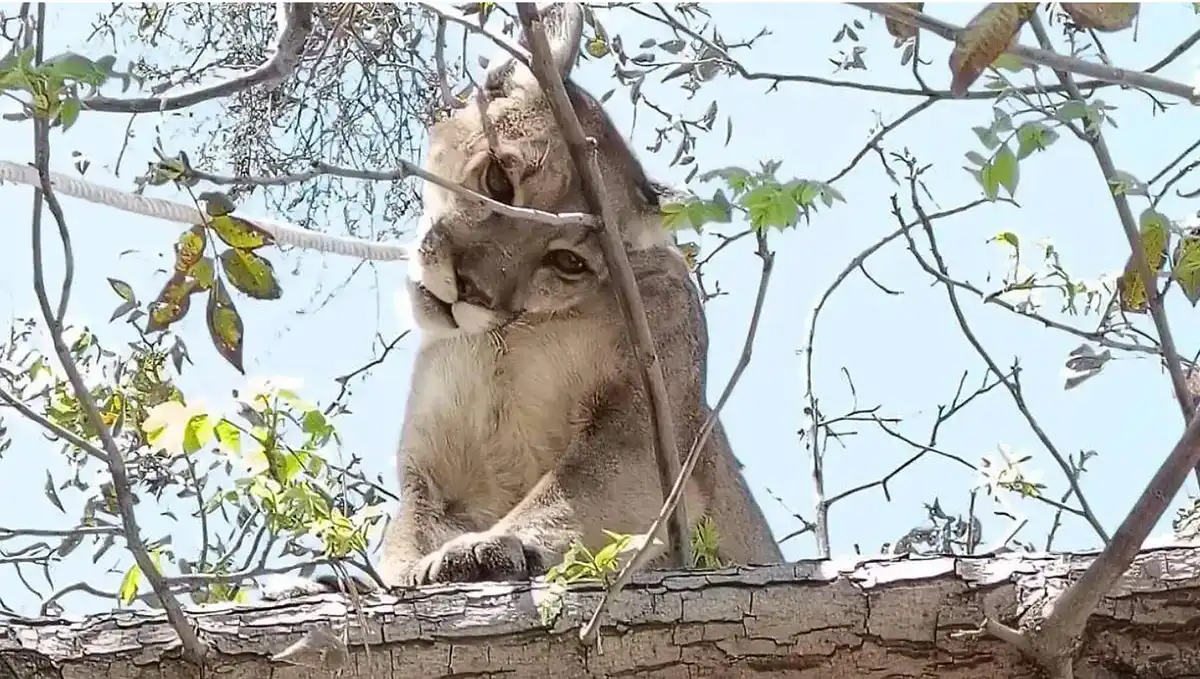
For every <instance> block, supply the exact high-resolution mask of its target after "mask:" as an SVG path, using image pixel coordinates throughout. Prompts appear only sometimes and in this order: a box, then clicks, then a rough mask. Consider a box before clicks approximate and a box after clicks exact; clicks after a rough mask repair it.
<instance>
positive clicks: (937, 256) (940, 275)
mask: <svg viewBox="0 0 1200 679" xmlns="http://www.w3.org/2000/svg"><path fill="white" fill-rule="evenodd" d="M913 170H914V173H915V168H913ZM909 191H910V194H911V200H912V208H913V210H914V211H915V212H916V213H917V217H918V219H919V221H920V224H921V226H922V227H923V229H924V231H925V237H926V238H927V239H928V240H929V248H930V252H931V253H932V254H933V259H934V263H935V264H936V266H937V268H934V267H933V266H930V264H929V263H928V262H926V261H925V258H924V257H922V256H921V255H920V253H918V252H917V244H916V241H914V240H913V237H912V234H911V233H909V231H908V229H905V230H904V238H905V239H906V240H907V241H908V247H909V250H910V251H911V252H912V255H913V257H914V258H916V260H917V263H918V264H920V265H921V268H922V269H924V270H925V271H926V272H928V273H929V274H930V275H932V276H933V277H934V278H937V279H938V280H939V281H940V282H941V283H942V285H943V286H945V288H946V296H947V298H948V299H949V300H950V306H951V308H952V309H953V310H954V317H955V318H956V319H957V321H958V326H959V328H960V329H961V330H962V333H963V336H964V337H966V338H967V342H968V343H969V344H970V345H971V347H972V348H973V349H975V352H976V353H977V354H979V357H980V358H981V359H983V362H984V363H986V364H987V366H988V368H989V369H990V370H991V371H992V373H994V374H995V375H996V376H997V377H998V378H1000V381H1001V383H1003V384H1004V388H1005V389H1007V390H1008V393H1009V394H1010V395H1011V396H1012V399H1013V403H1015V404H1016V406H1017V410H1018V411H1020V413H1021V415H1022V416H1023V417H1024V418H1025V421H1026V422H1027V423H1028V424H1029V428H1030V429H1031V430H1033V433H1034V436H1036V437H1037V439H1038V441H1040V442H1041V444H1042V445H1043V446H1044V447H1045V448H1046V451H1047V452H1049V453H1050V456H1051V457H1052V458H1054V461H1055V462H1057V463H1058V465H1059V467H1060V468H1062V470H1063V474H1064V475H1066V477H1067V481H1068V482H1070V484H1071V489H1072V490H1073V491H1074V492H1075V497H1077V498H1079V506H1080V508H1081V509H1082V510H1083V514H1084V518H1086V519H1087V522H1088V524H1090V525H1091V527H1092V530H1094V531H1096V534H1097V535H1099V536H1100V539H1101V540H1103V541H1104V542H1105V543H1107V542H1108V541H1109V538H1108V532H1107V531H1105V530H1104V526H1103V525H1102V524H1101V523H1100V520H1099V519H1097V518H1096V514H1095V512H1093V511H1092V508H1091V506H1090V505H1089V503H1088V501H1087V498H1085V497H1084V495H1083V491H1082V490H1081V489H1080V488H1079V482H1078V479H1077V478H1076V476H1074V475H1072V474H1071V469H1070V465H1069V464H1068V463H1067V461H1066V459H1065V458H1064V457H1063V455H1062V453H1060V452H1059V450H1058V447H1057V446H1055V445H1054V442H1053V441H1051V440H1050V437H1049V436H1048V435H1047V434H1046V432H1045V431H1044V430H1043V429H1042V426H1041V424H1039V423H1038V421H1037V418H1035V417H1034V416H1033V413H1032V412H1030V410H1029V407H1028V406H1027V405H1026V404H1025V397H1024V395H1023V394H1022V393H1021V389H1020V387H1019V386H1018V385H1017V383H1016V381H1015V380H1014V379H1009V378H1008V377H1007V376H1006V375H1005V373H1004V371H1002V370H1000V367H999V366H998V365H996V362H995V361H994V360H992V357H991V355H990V354H988V352H987V349H984V348H983V345H982V344H980V342H979V340H978V339H977V338H976V337H975V333H974V332H973V331H972V330H971V327H970V325H969V324H968V323H967V318H966V315H965V314H964V313H963V310H962V305H961V304H960V303H959V301H958V294H957V292H955V289H954V286H953V285H951V284H949V283H947V282H946V281H947V279H948V276H947V269H946V263H945V260H943V259H942V253H941V251H940V250H939V249H938V247H937V240H936V238H935V236H934V233H933V224H932V222H930V221H929V216H928V215H926V214H925V209H924V208H923V207H921V203H920V201H919V200H918V199H917V178H916V176H915V174H914V176H912V177H910V178H909ZM892 214H894V215H895V217H896V221H898V222H900V223H901V224H903V223H904V215H903V214H902V212H901V210H900V204H899V201H898V199H897V198H896V196H892Z"/></svg>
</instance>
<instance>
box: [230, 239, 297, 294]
mask: <svg viewBox="0 0 1200 679" xmlns="http://www.w3.org/2000/svg"><path fill="white" fill-rule="evenodd" d="M221 268H222V269H223V270H224V271H225V275H226V276H227V277H228V278H229V282H230V283H232V284H233V287H235V288H237V289H238V290H241V291H242V292H243V293H245V294H247V295H249V296H250V297H253V298H254V299H279V297H280V296H281V295H282V294H283V291H282V290H281V289H280V288H279V281H278V280H276V278H275V268H274V267H273V266H271V262H270V261H269V260H267V259H265V258H263V257H259V256H258V255H256V254H255V253H253V252H251V251H249V250H239V249H236V248H230V249H228V250H226V251H224V252H222V253H221Z"/></svg>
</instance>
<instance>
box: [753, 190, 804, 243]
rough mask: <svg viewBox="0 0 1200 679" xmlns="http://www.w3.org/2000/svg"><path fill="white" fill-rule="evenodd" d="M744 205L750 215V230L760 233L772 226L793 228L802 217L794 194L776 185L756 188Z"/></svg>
mask: <svg viewBox="0 0 1200 679" xmlns="http://www.w3.org/2000/svg"><path fill="white" fill-rule="evenodd" d="M742 205H743V206H744V207H745V208H746V210H747V212H749V213H750V228H752V229H754V230H755V231H759V232H761V231H763V230H764V229H766V228H768V227H772V226H774V227H776V228H780V229H782V228H784V227H787V226H792V225H794V224H795V223H796V221H797V219H798V218H799V215H800V206H799V205H798V204H797V203H796V201H795V200H794V198H793V197H792V192H791V191H785V190H784V189H783V187H782V186H779V185H778V184H774V183H772V184H763V185H762V186H758V187H755V188H754V189H753V190H751V191H750V193H747V194H746V196H745V197H744V198H743V199H742Z"/></svg>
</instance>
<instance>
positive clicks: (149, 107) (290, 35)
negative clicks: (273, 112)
mask: <svg viewBox="0 0 1200 679" xmlns="http://www.w3.org/2000/svg"><path fill="white" fill-rule="evenodd" d="M315 7H316V6H315V5H314V4H313V3H309V2H277V3H275V15H276V21H277V22H278V23H279V33H278V35H277V36H276V38H275V48H274V53H273V54H271V58H270V59H267V61H265V62H264V63H263V64H262V65H260V66H258V67H257V68H255V69H254V70H252V71H250V72H249V73H246V74H245V75H241V76H238V77H236V78H230V79H229V80H224V81H221V82H219V83H215V84H213V85H209V86H207V87H202V88H200V89H197V90H193V91H191V92H185V93H183V94H178V95H175V96H173V97H144V98H140V99H112V98H109V97H91V98H88V99H84V100H82V101H81V102H80V103H81V104H82V105H83V108H85V109H88V110H91V111H104V112H105V113H152V112H154V111H176V110H178V109H181V108H187V107H189V106H195V105H196V104H200V103H203V102H206V101H210V100H212V99H220V98H222V97H228V96H230V95H232V94H235V93H237V92H241V91H242V90H247V89H250V88H251V87H255V86H257V85H274V84H277V83H280V82H282V81H283V80H284V79H286V78H287V77H288V76H290V75H291V74H292V73H293V72H295V70H296V67H298V66H299V65H300V58H301V57H302V56H303V54H304V44H305V42H307V41H308V36H309V35H310V34H311V33H312V29H313V10H314V9H315Z"/></svg>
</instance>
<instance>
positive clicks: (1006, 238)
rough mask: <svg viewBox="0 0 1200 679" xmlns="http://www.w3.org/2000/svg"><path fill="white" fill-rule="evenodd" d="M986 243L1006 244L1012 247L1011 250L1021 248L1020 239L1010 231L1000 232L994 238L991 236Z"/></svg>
mask: <svg viewBox="0 0 1200 679" xmlns="http://www.w3.org/2000/svg"><path fill="white" fill-rule="evenodd" d="M987 242H989V243H996V242H1000V243H1007V244H1008V245H1010V246H1012V247H1013V249H1016V248H1019V247H1020V246H1021V239H1020V238H1018V237H1017V234H1015V233H1013V232H1012V231H1001V232H1000V233H998V234H996V235H995V236H992V237H991V238H989V239H987Z"/></svg>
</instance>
